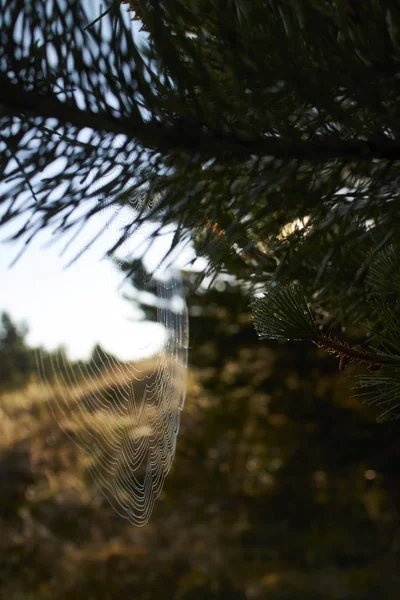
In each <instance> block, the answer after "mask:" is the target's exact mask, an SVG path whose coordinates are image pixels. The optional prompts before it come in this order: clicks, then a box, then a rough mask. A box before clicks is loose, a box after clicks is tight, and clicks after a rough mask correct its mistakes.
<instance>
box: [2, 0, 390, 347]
mask: <svg viewBox="0 0 400 600" xmlns="http://www.w3.org/2000/svg"><path fill="white" fill-rule="evenodd" d="M129 6H130V8H131V9H132V10H133V11H134V13H132V12H131V13H127V12H126V7H121V6H120V3H119V2H118V1H117V0H113V1H111V0H109V2H108V3H106V5H105V6H104V11H103V12H104V15H103V16H102V18H98V17H100V14H94V13H93V14H89V12H87V11H89V10H90V7H89V6H88V7H87V9H86V8H85V7H84V6H83V4H82V3H80V2H77V1H73V2H68V3H67V4H65V3H64V2H61V0H51V1H50V2H49V0H38V1H37V2H35V3H28V4H27V5H26V6H25V5H24V4H21V3H20V2H19V1H18V0H9V1H7V2H5V3H4V9H3V10H2V12H1V13H0V29H1V32H2V46H1V49H0V83H1V85H0V90H1V91H0V102H1V106H2V111H1V116H0V127H1V138H0V149H1V158H0V172H1V173H2V174H3V175H2V177H3V180H2V183H3V184H4V187H3V188H2V191H1V194H0V205H1V210H2V212H1V214H0V225H1V224H5V223H10V222H11V223H12V222H14V223H17V222H18V223H19V224H18V229H16V230H15V235H14V236H13V237H14V238H20V239H24V240H25V241H27V240H29V239H31V237H32V236H34V235H35V234H36V232H37V231H39V230H40V229H42V228H44V227H52V228H53V229H56V230H57V231H58V232H59V233H64V234H67V235H68V236H70V239H73V238H74V235H75V233H77V231H78V229H79V227H80V226H81V225H82V226H83V225H84V224H85V223H86V222H87V220H88V219H89V218H90V217H91V216H92V215H93V214H94V213H96V212H98V211H99V210H102V209H103V208H104V207H105V206H107V205H109V204H115V205H120V204H124V205H126V204H128V205H130V206H131V207H132V208H133V212H132V222H131V223H128V224H127V225H126V227H125V228H124V229H123V230H122V231H121V239H120V242H121V243H122V241H123V240H124V239H125V238H126V237H128V236H131V235H134V234H135V232H136V231H137V230H138V228H139V227H140V226H141V225H142V224H143V222H149V221H154V222H157V223H158V231H159V230H160V228H162V227H163V226H167V225H171V224H174V227H175V229H176V235H175V237H174V240H173V242H172V247H171V249H175V248H176V246H177V244H178V243H183V242H184V241H189V240H191V241H192V242H193V244H194V246H195V248H196V251H197V252H198V253H199V254H201V255H204V256H206V257H207V259H208V268H207V269H206V273H208V274H213V275H215V274H216V273H221V272H228V273H230V274H231V275H233V276H234V277H236V278H237V279H239V280H241V281H245V282H247V284H249V287H250V288H253V289H257V290H258V291H263V287H264V286H265V285H267V284H268V283H269V282H271V280H272V281H279V282H280V283H282V284H284V285H286V284H288V283H290V282H293V281H300V282H301V284H302V287H303V289H304V292H305V294H306V296H307V298H308V300H309V301H310V302H311V307H312V310H313V313H314V314H315V315H316V317H317V319H318V322H319V324H320V323H322V324H324V325H325V326H329V327H333V328H338V327H343V328H344V327H345V328H346V330H347V331H352V330H354V328H355V326H356V328H358V327H359V326H360V327H361V328H362V323H363V322H365V320H366V319H367V318H369V319H370V320H372V321H373V320H374V318H375V314H374V312H373V310H371V306H370V303H369V300H370V298H371V296H373V295H374V294H375V292H374V291H371V288H370V283H371V282H372V283H373V282H375V283H376V284H378V285H379V286H380V288H381V289H384V288H385V290H386V291H385V295H386V296H387V295H388V292H390V294H389V296H391V295H392V290H395V289H396V286H398V281H397V279H398V276H397V275H394V276H392V267H393V266H394V265H395V262H393V261H395V259H393V256H395V255H396V253H397V254H398V245H399V244H398V240H397V235H398V233H397V232H398V230H399V224H400V223H399V214H400V211H399V192H398V190H399V165H400V139H399V135H400V133H399V132H400V113H399V110H398V106H399V99H400V87H399V82H398V77H397V75H398V72H399V69H400V11H399V8H398V6H397V5H396V3H393V2H392V1H391V0H380V1H377V0H366V1H365V2H363V3H361V2H356V1H355V0H346V1H345V0H341V1H337V2H326V1H325V0H313V1H312V2H305V1H303V0H298V1H296V2H287V3H282V2H276V1H275V0H270V1H269V2H261V1H258V0H256V1H254V2H248V1H247V0H232V1H231V2H228V3H224V5H223V6H222V5H221V3H220V2H218V1H217V0H196V1H193V2H190V3H187V2H186V1H185V2H183V1H176V0H163V1H162V2H154V1H153V0H143V2H140V3H138V2H134V1H132V2H129ZM132 14H133V16H134V18H136V19H140V20H141V21H142V23H143V26H144V29H145V30H146V31H147V37H146V40H142V43H141V45H140V44H138V43H136V42H135V41H134V39H133V36H132V31H131V28H130V25H129V20H128V19H129V16H130V15H132ZM22 34H23V35H22ZM52 165H53V167H54V168H50V167H51V166H52ZM20 216H24V218H25V224H23V225H20V223H23V220H18V221H17V218H18V217H20ZM99 235H101V231H99ZM154 235H155V236H156V235H157V231H156V232H155V234H154ZM118 244H119V242H118V243H117V244H116V245H115V246H114V248H111V249H109V250H110V253H111V254H112V253H114V252H115V251H116V250H117V247H118ZM389 244H392V245H393V248H394V250H393V251H394V252H395V254H393V256H392V258H390V256H391V255H390V252H391V251H388V245H389ZM24 247H25V246H24ZM24 247H23V248H24ZM80 250H81V249H77V252H78V253H79V251H80ZM385 252H389V254H380V253H385ZM383 256H386V258H382V257H383ZM377 260H378V261H380V264H378V263H377V262H376V261H377ZM374 265H375V266H374ZM391 299H392V298H391V297H389V299H388V302H389V310H391V311H392V310H396V309H395V307H394V305H393V304H391V303H390V302H391ZM292 318H294V314H292ZM263 327H264V329H265V330H267V329H268V328H269V325H268V324H267V323H264V325H263ZM364 331H365V330H364ZM359 333H360V331H358V332H357V335H358V334H359Z"/></svg>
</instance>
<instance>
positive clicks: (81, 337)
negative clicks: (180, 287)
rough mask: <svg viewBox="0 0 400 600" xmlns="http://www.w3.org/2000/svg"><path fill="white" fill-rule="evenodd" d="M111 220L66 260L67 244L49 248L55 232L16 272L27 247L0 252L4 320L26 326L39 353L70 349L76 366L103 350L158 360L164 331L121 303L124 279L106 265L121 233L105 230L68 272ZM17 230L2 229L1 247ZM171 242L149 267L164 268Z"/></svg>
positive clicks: (97, 220)
mask: <svg viewBox="0 0 400 600" xmlns="http://www.w3.org/2000/svg"><path fill="white" fill-rule="evenodd" d="M105 218H106V215H105V214H104V212H102V213H99V215H97V216H96V217H93V220H92V221H91V222H89V224H88V225H87V227H86V228H85V229H84V230H83V233H82V234H81V236H80V237H79V238H77V240H76V241H75V242H74V243H73V244H72V246H71V248H69V250H68V251H67V252H66V253H65V254H64V255H62V256H60V253H61V250H62V248H63V246H64V243H65V240H62V239H60V241H59V242H58V243H55V244H52V245H50V246H48V242H49V240H50V239H51V233H50V232H43V233H42V234H40V235H38V237H37V238H35V239H34V240H33V241H32V242H31V243H30V245H29V246H28V248H27V250H26V251H25V253H24V254H23V255H22V256H21V258H20V259H19V260H18V261H17V263H16V264H15V265H14V266H12V267H11V268H10V266H9V265H10V263H11V262H12V261H13V259H14V257H15V256H16V254H17V253H18V251H19V248H20V243H15V242H14V243H6V244H4V243H2V244H1V245H0V282H1V286H0V312H1V311H4V310H6V311H8V312H9V313H10V315H11V317H12V319H14V320H16V321H17V322H20V321H25V322H26V323H27V325H28V326H29V334H28V338H27V339H28V342H29V344H31V345H32V346H39V345H43V346H44V347H46V348H48V349H53V348H56V347H57V346H59V345H60V344H65V345H66V346H67V348H68V350H69V352H70V356H71V358H77V357H86V356H88V354H89V353H90V351H91V349H92V348H93V346H94V344H95V343H97V342H98V343H100V344H101V345H102V346H103V347H104V348H105V349H106V350H109V351H110V352H113V353H115V354H117V356H118V357H119V358H121V359H124V360H127V359H135V358H138V357H140V356H144V355H149V354H152V353H153V352H154V351H155V350H156V348H157V346H158V344H159V343H160V341H161V340H162V334H161V331H162V329H161V328H160V326H158V325H156V324H149V323H143V322H140V313H139V312H138V311H137V310H135V308H134V306H133V305H132V304H130V303H129V302H128V301H127V300H125V299H123V298H122V297H121V296H122V290H121V283H122V281H123V276H122V274H121V273H119V271H118V269H117V268H116V267H115V266H114V265H113V264H112V262H111V261H110V260H109V259H103V256H104V254H105V252H106V251H107V249H108V248H109V247H110V246H111V245H112V243H113V242H114V241H115V240H116V239H117V238H116V236H117V228H116V227H115V228H113V227H111V228H110V229H108V230H106V232H105V233H104V234H103V235H102V236H101V237H100V238H99V240H98V241H97V242H96V243H95V244H94V245H93V246H92V247H91V248H89V249H88V250H87V251H85V252H84V253H83V255H82V256H81V257H80V258H79V259H78V260H77V261H76V262H75V263H74V264H72V265H71V266H70V267H68V268H66V265H67V264H68V262H69V261H70V260H71V259H72V258H73V257H74V256H75V255H76V253H77V252H78V251H79V250H80V249H81V248H82V247H84V245H85V242H86V241H87V240H89V239H91V237H92V236H93V235H94V234H95V233H96V232H97V231H98V229H99V228H100V226H101V225H103V224H104V222H105ZM125 219H126V216H125ZM14 230H15V228H14V227H10V228H9V229H8V230H7V229H3V230H2V232H0V240H4V238H5V236H6V234H7V233H11V231H14ZM1 234H2V235H1ZM168 239H169V240H170V239H171V237H170V236H169V235H166V237H165V239H164V240H160V242H159V243H158V244H156V245H155V247H154V248H153V249H152V250H151V251H150V252H149V253H148V254H147V262H148V264H149V265H150V264H152V265H155V264H156V263H157V262H158V261H159V259H160V257H161V256H162V253H163V252H165V249H166V248H167V244H168ZM137 243H138V239H137V238H136V239H133V240H132V244H133V246H135V247H136V246H137ZM132 244H130V245H129V244H127V245H125V247H124V251H125V252H127V251H129V250H130V249H131V248H130V247H133V246H132ZM46 246H47V247H46ZM192 256H193V252H192V251H190V250H189V249H186V250H185V251H184V252H183V253H182V254H181V256H180V260H179V259H178V261H177V264H178V265H180V266H183V265H184V264H185V263H187V260H188V259H189V258H190V257H192ZM126 291H127V290H126V289H125V292H126Z"/></svg>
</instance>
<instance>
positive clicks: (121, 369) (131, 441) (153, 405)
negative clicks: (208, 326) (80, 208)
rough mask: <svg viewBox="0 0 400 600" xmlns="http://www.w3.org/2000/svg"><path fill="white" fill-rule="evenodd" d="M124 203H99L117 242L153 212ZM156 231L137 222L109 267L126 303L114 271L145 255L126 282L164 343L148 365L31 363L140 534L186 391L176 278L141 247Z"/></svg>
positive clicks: (141, 194) (89, 463) (167, 464)
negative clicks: (146, 308) (137, 217)
mask: <svg viewBox="0 0 400 600" xmlns="http://www.w3.org/2000/svg"><path fill="white" fill-rule="evenodd" d="M117 143H118V141H117ZM100 183H101V182H97V184H98V185H99V187H100ZM126 196H127V197H128V200H127V201H126V202H125V203H122V204H120V205H115V206H112V205H110V203H109V202H105V199H104V198H101V197H99V202H104V204H105V206H107V208H105V209H104V210H103V211H102V213H101V215H102V217H103V218H104V219H105V221H106V226H107V229H108V231H109V232H111V235H112V237H113V238H114V239H115V240H118V239H120V238H121V232H123V231H124V230H125V228H126V226H127V225H128V226H129V225H130V224H131V223H132V220H133V218H134V216H135V214H139V213H140V214H141V215H143V214H144V211H145V210H147V211H153V209H154V201H152V203H149V204H148V205H145V202H146V197H147V195H146V190H139V191H138V190H136V191H135V194H134V195H130V194H129V193H127V194H126ZM154 227H155V225H154V223H152V224H148V225H146V220H145V219H143V220H142V225H141V226H140V228H137V229H136V231H135V234H134V235H133V236H132V237H133V239H132V238H127V239H126V240H125V242H124V244H123V245H122V246H121V247H120V248H119V253H120V255H122V259H118V260H114V263H115V265H116V269H117V272H118V274H119V275H118V276H119V284H118V289H117V290H116V291H117V294H118V295H119V296H120V297H122V298H125V299H126V298H127V299H132V298H131V296H132V280H131V279H129V277H126V275H125V274H124V272H123V270H122V269H121V266H122V265H123V264H124V263H126V262H127V261H129V260H132V261H133V262H132V264H135V258H136V257H137V256H138V252H139V248H143V246H144V247H145V251H144V252H143V250H142V252H141V255H140V256H141V259H143V262H146V259H147V262H148V264H149V265H150V266H148V268H147V269H144V268H142V269H137V270H136V271H135V272H134V273H131V275H134V286H135V287H136V288H137V290H136V295H134V298H135V297H136V298H142V297H146V298H147V301H148V303H150V304H151V305H152V306H153V313H154V315H155V316H154V322H155V323H157V324H158V326H159V327H160V326H161V327H162V340H160V337H161V336H160V334H159V333H158V340H159V341H158V347H157V350H156V352H155V354H154V355H153V357H152V358H151V359H147V361H144V362H143V361H139V362H138V361H132V360H122V359H120V358H117V357H116V356H115V355H113V354H110V353H108V352H107V351H106V350H105V349H104V348H102V347H101V346H100V345H98V346H96V351H95V356H92V360H91V361H86V362H82V363H81V364H78V366H77V365H75V366H74V364H73V363H71V361H70V360H69V359H68V357H67V356H66V354H65V353H62V352H61V353H58V354H53V355H50V357H47V360H46V356H45V354H44V353H43V352H40V353H39V355H38V366H39V372H40V376H41V378H42V380H43V381H44V382H45V384H46V386H47V387H48V390H49V392H50V393H49V396H50V398H51V400H50V408H51V410H52V413H53V415H54V417H55V419H56V421H57V423H58V424H59V426H60V427H61V429H62V430H63V431H64V432H65V433H66V434H67V435H68V436H69V437H70V438H71V439H72V440H73V441H74V442H75V444H77V446H78V447H79V448H80V450H81V451H82V452H83V456H84V463H85V467H86V468H87V470H88V472H89V473H90V475H91V476H92V478H93V480H94V482H95V483H96V484H97V486H98V487H99V488H100V490H101V492H102V493H103V494H104V496H105V497H106V498H107V499H108V501H109V503H110V504H111V505H112V507H113V508H114V509H115V510H116V511H117V512H118V514H120V515H121V516H122V517H124V518H126V519H128V520H129V521H130V522H131V523H133V524H135V525H138V526H141V525H144V524H145V523H147V522H148V520H149V518H150V516H151V513H152V510H153V506H154V502H155V500H156V499H157V498H158V497H159V495H160V493H161V491H162V489H163V485H164V481H165V478H166V476H167V474H168V472H169V470H170V468H171V466H172V463H173V460H174V456H175V450H176V442H177V436H178V432H179V425H180V417H181V412H182V409H183V405H184V400H185V392H186V368H187V349H188V315H187V307H186V303H185V295H184V287H183V282H182V279H181V276H180V272H179V271H178V270H177V269H174V268H173V266H169V267H164V268H161V267H160V268H157V259H154V258H153V260H151V258H152V252H151V251H150V250H149V249H148V246H149V244H147V242H148V240H149V239H150V238H151V235H152V233H153V232H154ZM146 244H147V245H146ZM129 294H130V295H129ZM127 335H128V332H127ZM150 342H151V343H152V345H153V346H154V343H155V342H157V340H155V339H154V335H153V334H151V333H149V342H148V345H151V344H150ZM156 345H157V344H156ZM132 348H133V349H134V348H135V341H134V340H132ZM136 350H138V348H137V346H136ZM142 350H145V348H142Z"/></svg>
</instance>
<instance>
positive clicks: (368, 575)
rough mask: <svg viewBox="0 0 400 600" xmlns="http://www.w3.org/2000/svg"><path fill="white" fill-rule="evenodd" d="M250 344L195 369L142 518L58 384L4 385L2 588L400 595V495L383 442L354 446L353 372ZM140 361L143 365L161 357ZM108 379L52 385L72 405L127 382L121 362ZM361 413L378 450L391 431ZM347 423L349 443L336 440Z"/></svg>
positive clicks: (32, 599) (188, 595)
mask: <svg viewBox="0 0 400 600" xmlns="http://www.w3.org/2000/svg"><path fill="white" fill-rule="evenodd" d="M256 352H257V355H256V356H255V355H254V353H250V354H248V355H247V354H246V353H245V351H244V350H243V351H242V353H241V354H240V360H239V359H238V361H237V362H235V361H229V360H227V361H226V362H225V365H224V366H223V367H222V368H219V369H212V368H203V369H201V370H195V369H192V370H191V371H190V372H189V380H188V393H187V401H186V405H185V411H184V418H183V419H182V426H181V433H180V436H179V441H178V451H177V457H176V462H175V464H174V467H173V469H172V471H171V473H170V475H169V476H168V478H167V481H166V485H165V488H164V491H163V492H162V494H161V497H160V498H159V499H158V500H157V502H156V504H155V509H154V512H153V516H152V518H151V520H150V522H149V523H148V524H147V525H146V526H145V527H143V528H136V527H134V526H132V525H131V524H130V523H129V522H128V521H126V520H124V519H122V518H121V517H119V516H118V515H117V514H116V513H115V512H114V511H113V510H112V509H111V508H110V506H109V504H108V502H107V501H106V500H105V499H104V498H103V496H102V495H101V493H100V491H99V490H98V488H97V487H96V485H95V484H94V483H93V482H92V480H91V479H90V478H89V477H88V474H87V469H88V457H87V456H85V454H84V453H83V452H80V451H79V449H78V448H77V447H76V446H75V445H74V444H73V443H72V442H71V440H70V439H68V437H67V436H66V435H65V434H64V433H63V432H62V431H61V429H60V428H59V427H58V425H57V423H56V422H55V420H54V418H53V415H52V414H51V411H50V410H49V407H48V402H49V399H50V395H51V394H52V392H51V390H49V389H48V388H47V387H46V386H43V385H42V384H41V383H39V382H38V381H37V380H34V379H33V380H31V381H30V382H29V384H28V385H27V386H26V388H25V389H22V390H17V391H13V392H7V393H6V392H4V393H2V394H1V395H0V485H1V493H0V527H1V536H0V599H1V600H3V599H4V600H6V599H7V600H22V599H23V600H72V599H74V600H116V599H118V600H125V599H128V598H129V599H130V600H131V599H132V598H135V600H136V599H139V600H152V599H162V600H163V599H166V600H169V599H171V600H172V599H173V600H252V599H260V600H262V599H264V598H267V599H268V600H281V599H282V600H283V599H285V600H286V599H289V600H294V599H296V600H297V599H303V598H304V599H306V598H307V599H308V598H311V599H313V600H314V599H316V600H318V599H321V600H326V599H329V598H332V599H343V600H345V599H346V600H347V599H348V600H351V599H353V598H354V599H355V600H356V599H357V600H369V599H370V598H371V599H373V598H374V599H375V598H382V599H385V600H389V599H390V600H392V599H393V600H394V599H395V598H397V597H398V596H397V593H398V592H397V590H398V584H399V583H400V581H399V579H400V577H399V576H398V575H397V572H399V573H400V571H397V569H396V564H398V563H397V561H398V556H399V552H398V550H396V547H395V546H396V544H397V545H399V543H400V536H399V535H397V534H396V527H397V525H396V523H397V519H398V512H397V509H396V502H395V500H394V499H393V495H391V493H390V492H389V491H388V490H387V489H386V488H385V484H384V479H383V477H381V476H380V475H379V473H378V472H375V471H373V470H371V478H372V479H371V481H368V480H367V479H366V478H365V473H366V468H367V467H368V466H369V465H370V463H371V460H370V458H369V456H373V455H374V446H373V445H372V447H371V453H370V454H366V451H365V449H364V446H362V450H361V451H359V452H360V454H359V457H358V455H357V454H356V457H355V458H354V456H353V454H352V452H353V450H354V447H353V446H354V445H355V446H356V447H358V446H357V444H360V443H362V444H364V441H363V440H364V438H363V435H364V434H363V432H362V431H361V434H360V435H361V437H360V436H359V432H358V430H357V428H356V426H355V423H356V421H354V419H355V417H354V414H358V413H359V412H360V411H361V412H362V411H363V410H364V409H363V408H362V407H360V405H359V403H357V402H358V401H356V400H352V401H351V403H350V404H353V405H354V406H350V409H349V406H346V408H344V406H345V404H346V402H347V400H346V399H348V397H349V389H348V381H347V380H346V378H341V379H340V380H337V379H335V381H336V386H332V377H331V374H330V372H327V373H325V374H324V373H323V372H322V371H321V370H320V371H318V370H317V369H315V371H314V372H313V374H310V375H309V378H308V379H307V378H305V377H302V375H301V372H300V370H299V369H297V371H296V370H295V369H294V368H293V364H296V362H297V363H298V361H299V355H298V354H296V355H293V356H291V355H290V353H288V351H286V350H285V352H286V354H285V356H287V357H288V358H287V360H286V362H285V360H284V359H283V358H282V356H283V355H281V356H280V362H279V369H277V364H278V358H277V356H278V355H277V353H275V354H274V353H273V352H271V351H270V350H269V349H267V348H264V347H262V346H260V347H258V348H257V350H256ZM324 360H325V359H324ZM304 364H306V362H305V363H304ZM323 364H324V365H326V364H327V362H326V360H325V362H323ZM139 367H140V369H141V370H142V372H143V373H148V374H149V375H150V374H151V373H152V371H153V369H154V364H153V363H152V362H151V361H147V362H145V363H142V364H141V365H139ZM99 381H100V380H95V381H92V382H88V381H86V382H80V383H79V384H78V385H76V386H75V387H74V388H71V387H70V386H66V388H65V389H63V387H62V385H60V386H59V387H58V391H57V393H59V394H61V395H62V394H63V393H66V394H69V395H70V396H72V397H73V398H74V399H75V401H76V402H77V403H79V402H81V401H82V399H83V398H84V397H85V396H86V395H87V394H96V393H98V392H101V391H102V389H103V388H107V387H110V386H113V387H114V389H116V390H117V389H118V385H121V386H123V384H124V383H125V382H126V381H125V379H124V376H122V375H121V379H120V380H119V381H116V374H115V372H113V373H104V374H103V377H102V380H101V383H99ZM216 382H218V384H217V383H216ZM283 382H284V383H283ZM137 385H138V386H142V383H141V382H140V381H139V382H137ZM218 385H219V386H220V387H219V388H218ZM138 393H140V390H138ZM329 394H330V395H331V396H332V398H331V400H332V403H333V404H332V407H333V406H336V408H335V409H333V408H332V407H331V405H330V404H329V402H328V400H326V397H327V395H329ZM316 405H319V406H322V410H321V412H320V413H318V411H317V412H316V409H315V406H316ZM330 407H331V408H330ZM353 409H354V411H356V412H355V413H354V414H353V413H352V412H351V411H352V410H353ZM335 411H336V412H335ZM366 414H367V417H366V419H367V420H366V421H365V427H370V428H371V431H372V434H371V431H370V432H369V433H368V434H367V432H365V436H366V443H368V439H369V438H368V436H371V435H376V433H374V432H376V431H378V432H380V433H379V434H378V435H379V439H378V438H377V439H376V440H375V442H373V443H374V444H375V445H376V446H375V447H379V444H382V440H384V437H385V431H384V430H383V429H382V426H378V425H376V424H375V421H374V419H373V418H371V417H370V416H368V414H369V413H368V410H367V412H366ZM93 417H94V418H96V415H93ZM101 418H103V417H101ZM338 423H340V427H342V431H343V445H342V447H341V448H340V447H339V446H338V445H337V446H336V447H333V448H331V447H330V446H329V443H328V444H327V438H328V437H329V435H330V433H329V427H331V428H332V432H333V433H332V436H333V438H332V439H340V435H339V436H338V432H337V431H335V427H337V426H338ZM66 425H67V424H66ZM116 425H117V423H116ZM379 428H380V429H379ZM349 431H352V432H353V434H354V435H353V438H350V434H349ZM346 432H347V433H346ZM355 434H357V436H358V437H355ZM346 435H347V438H348V439H347V441H346V439H345V438H346ZM371 439H373V437H371ZM360 440H361V441H360ZM390 443H392V442H390ZM357 451H358V450H357ZM388 452H389V450H388ZM363 453H364V454H363ZM299 460H301V463H299V462H298V461H299ZM341 461H342V462H341ZM346 461H347V462H346ZM352 461H353V462H352ZM342 463H343V464H342ZM347 463H348V464H347ZM318 464H321V465H322V467H321V468H317V465H318Z"/></svg>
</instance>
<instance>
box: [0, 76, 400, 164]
mask: <svg viewBox="0 0 400 600" xmlns="http://www.w3.org/2000/svg"><path fill="white" fill-rule="evenodd" d="M2 115H7V116H14V115H15V116H18V117H23V116H24V115H25V116H28V117H43V118H55V119H57V120H58V121H60V122H62V123H70V124H72V125H75V126H76V127H79V128H80V129H82V128H84V127H90V128H92V129H94V130H97V131H108V132H110V133H120V134H124V135H126V136H127V137H128V138H130V139H137V140H138V142H139V143H140V144H141V145H142V146H143V147H144V148H148V149H156V150H158V151H161V152H168V151H170V150H173V149H176V150H182V151H190V152H193V151H196V152H200V153H201V154H202V155H203V156H204V157H210V156H217V157H218V160H219V161H220V162H231V161H236V160H240V161H242V160H245V159H248V157H249V156H250V155H257V156H275V157H276V158H281V159H286V160H291V159H301V160H313V161H318V162H322V161H326V160H334V159H341V160H348V161H364V160H367V161H370V160H371V159H377V158H378V159H386V160H395V159H399V160H400V141H399V140H390V139H386V140H382V141H380V142H379V143H378V142H372V141H364V140H348V141H342V140H338V139H337V138H322V137H321V138H319V139H318V138H317V137H314V138H313V140H311V141H303V140H298V139H292V140H290V143H288V139H287V138H281V137H272V136H271V137H270V136H263V137H258V138H247V137H246V139H245V138H244V137H241V136H240V134H235V133H230V134H228V133H224V132H219V131H211V130H208V131H207V130H205V129H204V127H203V124H201V123H193V122H186V121H185V119H184V118H182V119H181V120H177V122H176V125H162V124H160V123H156V122H154V121H153V122H150V123H149V122H144V121H142V120H141V119H138V118H136V122H135V119H134V117H133V116H130V117H129V119H118V118H114V117H112V116H110V115H109V114H106V113H104V112H103V113H93V112H90V111H88V110H80V109H79V108H78V107H77V106H76V105H75V104H74V103H73V102H71V101H68V100H67V101H65V102H62V101H61V100H58V99H57V98H52V97H51V96H49V95H43V94H38V93H36V92H33V91H26V90H25V89H24V87H23V85H21V84H14V83H11V82H10V80H9V78H8V77H7V76H6V75H4V74H0V116H2Z"/></svg>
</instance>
